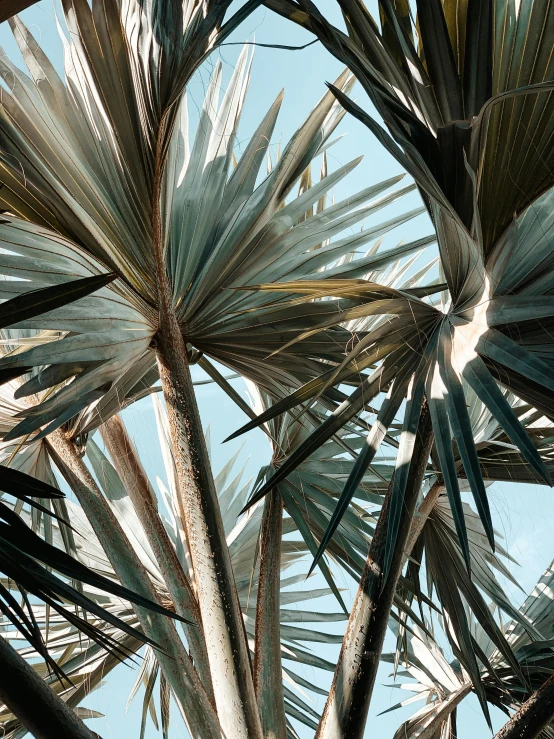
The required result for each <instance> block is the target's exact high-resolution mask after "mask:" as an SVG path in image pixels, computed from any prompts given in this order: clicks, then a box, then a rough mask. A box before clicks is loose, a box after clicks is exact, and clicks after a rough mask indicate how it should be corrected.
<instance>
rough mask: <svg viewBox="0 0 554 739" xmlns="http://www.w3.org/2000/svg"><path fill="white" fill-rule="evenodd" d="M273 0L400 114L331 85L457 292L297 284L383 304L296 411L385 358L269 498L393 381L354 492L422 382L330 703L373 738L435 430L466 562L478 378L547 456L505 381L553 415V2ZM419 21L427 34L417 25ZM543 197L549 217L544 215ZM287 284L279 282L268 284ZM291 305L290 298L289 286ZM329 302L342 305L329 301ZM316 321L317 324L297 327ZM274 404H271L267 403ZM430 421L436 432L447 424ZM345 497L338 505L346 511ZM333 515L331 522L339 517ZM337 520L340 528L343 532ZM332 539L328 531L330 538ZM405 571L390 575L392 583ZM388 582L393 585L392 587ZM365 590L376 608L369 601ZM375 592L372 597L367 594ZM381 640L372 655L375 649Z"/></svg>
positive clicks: (332, 720) (329, 730)
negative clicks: (410, 191) (322, 2)
mask: <svg viewBox="0 0 554 739" xmlns="http://www.w3.org/2000/svg"><path fill="white" fill-rule="evenodd" d="M267 4H268V6H269V7H271V8H273V9H274V10H275V11H277V12H279V13H281V14H282V15H284V16H286V17H289V18H291V20H293V21H295V22H297V23H299V24H300V25H302V26H303V27H305V28H306V29H307V30H309V31H311V32H312V33H314V34H316V36H317V37H318V38H319V39H320V40H321V42H322V43H323V44H324V45H325V46H326V48H327V49H328V50H329V51H331V53H333V54H334V55H335V56H336V57H337V58H338V59H340V60H341V61H342V62H343V63H346V64H347V65H348V66H349V68H350V69H351V71H352V72H353V73H354V74H355V75H356V77H357V79H358V80H359V81H360V83H361V84H362V86H363V87H364V89H365V91H366V92H367V93H368V95H369V97H370V99H371V101H372V103H373V104H374V106H375V108H376V110H377V112H378V114H379V115H380V116H381V118H382V119H383V121H384V123H385V126H386V128H387V129H388V131H387V130H386V129H385V128H383V127H382V126H381V125H380V124H379V123H377V122H376V121H375V120H374V119H373V118H372V117H371V116H370V115H369V114H368V113H366V112H365V111H364V110H362V108H360V107H359V105H357V104H356V103H354V102H353V101H352V100H351V99H350V98H349V97H348V96H347V95H345V94H344V92H343V91H341V90H339V89H338V88H336V87H334V86H332V85H331V89H332V90H333V92H334V94H335V95H336V97H337V99H338V100H339V101H340V102H341V104H342V105H343V106H344V107H345V109H347V110H349V111H350V112H351V113H353V114H354V115H355V116H356V117H357V118H359V119H360V120H361V121H362V122H363V123H365V124H366V125H367V126H368V127H369V128H370V130H372V131H373V132H374V133H375V135H376V136H377V138H378V140H379V141H380V142H381V143H382V144H383V145H384V146H385V147H386V148H387V149H388V151H389V152H390V153H391V154H392V155H393V156H395V157H396V159H397V160H398V161H399V162H400V163H401V164H402V165H403V166H404V167H405V168H406V170H407V171H408V172H409V173H410V174H411V175H412V176H413V178H414V180H415V181H416V183H417V185H418V188H419V190H420V193H421V195H422V198H423V201H424V203H425V205H426V208H427V210H428V213H429V215H430V217H431V220H432V221H433V224H434V226H435V230H436V234H437V241H438V247H439V254H440V260H441V270H442V272H443V274H444V279H445V281H446V286H445V287H446V289H447V290H448V294H447V300H446V303H445V304H444V306H442V305H441V304H440V303H439V304H433V303H432V302H430V301H429V300H428V299H421V298H420V297H419V296H414V295H413V294H410V292H409V291H408V292H407V293H403V292H402V291H398V290H390V289H388V288H385V287H383V286H380V285H374V284H371V283H368V282H365V281H358V282H355V281H348V280H337V281H333V280H326V281H325V283H324V284H322V283H321V282H315V281H314V282H311V283H310V282H308V281H302V282H301V283H300V282H297V283H296V284H295V283H294V282H289V283H284V284H282V285H279V286H278V290H282V291H285V292H287V293H290V292H291V291H295V292H297V293H298V294H300V295H303V297H301V298H296V299H294V300H292V301H291V300H289V301H288V302H285V305H287V304H288V305H291V306H292V305H298V304H299V303H300V302H301V301H302V300H304V301H306V302H308V301H313V300H314V299H318V298H321V297H327V298H328V297H333V298H334V300H332V301H330V302H327V303H326V304H327V306H328V307H329V318H328V319H327V321H322V322H321V324H320V326H319V328H320V329H321V330H324V329H325V328H326V327H327V326H328V325H330V324H331V323H333V324H334V323H335V322H336V320H337V312H338V310H340V311H341V312H340V316H341V318H342V319H343V320H344V321H346V320H349V319H351V318H354V317H356V318H360V317H362V316H364V315H367V316H369V315H372V316H373V315H379V316H386V318H382V323H381V326H380V328H379V329H377V330H375V331H374V332H370V333H369V334H368V335H367V336H365V337H363V338H362V339H361V340H360V341H359V343H358V344H357V346H355V347H354V349H353V350H352V352H351V353H350V354H349V356H348V357H347V358H346V359H345V360H344V361H343V363H342V364H341V366H340V368H339V369H335V370H332V371H329V372H328V373H327V375H326V376H325V378H324V380H325V381H324V382H323V383H322V382H320V383H319V384H318V385H317V384H316V383H314V382H312V384H311V385H305V386H304V388H301V389H300V390H299V391H298V392H297V393H296V394H293V395H292V396H291V397H290V398H289V399H288V401H287V402H285V403H283V404H280V405H278V406H276V408H275V410H274V412H275V413H277V412H282V411H283V410H287V409H288V408H291V407H293V406H294V405H296V404H298V402H299V401H300V400H303V401H306V400H307V399H309V398H310V397H311V396H313V395H314V393H317V392H320V391H321V388H322V387H323V389H327V388H328V387H329V386H332V385H334V384H336V383H339V382H342V381H344V380H349V379H352V377H353V376H354V375H355V374H356V373H357V372H359V371H360V369H361V368H363V367H366V368H370V367H372V366H374V365H375V363H378V367H377V369H375V370H374V371H373V373H372V374H370V375H368V376H365V377H364V378H363V380H362V382H361V384H359V386H358V388H357V390H356V391H354V393H352V395H351V396H350V398H349V401H348V402H345V403H344V404H343V406H342V407H341V409H340V410H338V411H337V412H336V413H334V414H333V415H332V416H330V417H329V418H328V419H326V420H325V421H324V423H323V424H322V426H321V427H320V428H319V429H317V430H316V432H314V435H313V437H312V439H309V440H306V442H305V444H304V446H303V448H302V449H300V450H296V452H295V455H294V457H292V456H291V458H290V459H289V460H287V461H285V463H284V464H283V465H282V466H281V467H280V469H279V471H278V472H277V473H276V475H275V476H274V477H273V478H272V479H271V480H269V481H268V482H267V483H266V485H265V486H264V487H263V488H262V489H261V490H260V491H258V493H257V497H261V496H263V495H264V494H266V493H267V492H268V491H269V490H270V489H272V488H273V487H274V486H275V485H276V484H277V483H278V482H279V481H280V480H281V479H284V478H285V477H286V476H287V475H288V474H290V472H291V471H292V470H293V469H294V467H295V465H296V464H298V463H299V462H300V461H301V460H302V459H304V458H306V457H307V456H308V455H309V454H310V453H311V451H312V450H313V449H314V448H315V447H316V446H317V443H321V441H323V440H324V439H325V438H328V436H327V435H329V437H330V436H331V435H332V434H333V433H335V432H336V430H337V429H338V428H340V427H341V425H343V424H344V423H346V422H348V421H349V420H350V418H351V417H352V416H353V415H354V414H355V413H356V412H357V407H358V404H359V403H360V402H361V400H360V398H361V397H362V396H363V401H364V403H367V402H371V400H372V398H374V397H376V396H377V395H378V394H379V393H380V392H381V390H382V389H383V388H384V387H385V388H386V387H389V386H390V387H391V389H390V391H389V395H388V397H387V399H386V401H385V402H384V403H383V404H382V406H381V408H380V410H379V413H378V416H377V421H376V423H375V425H374V426H373V428H372V430H371V431H370V433H369V435H368V438H367V444H366V446H365V448H364V449H363V450H362V452H361V454H360V456H359V458H358V465H357V468H356V469H355V470H354V471H353V473H352V476H351V479H350V480H349V482H348V483H347V485H346V486H345V490H344V493H343V495H344V500H345V501H348V500H349V499H350V495H351V493H352V490H353V489H355V487H356V484H357V479H359V476H360V475H361V474H363V471H364V469H366V468H367V466H368V464H370V463H371V460H372V458H373V457H374V455H375V451H376V449H377V448H378V446H379V444H380V443H381V441H382V439H383V438H384V434H385V433H386V429H387V428H388V426H389V424H390V423H391V422H392V420H393V419H394V416H395V414H396V412H397V410H398V409H399V408H400V407H401V404H402V403H403V402H404V400H406V399H407V401H408V402H407V405H406V410H405V413H404V421H403V432H402V435H401V440H400V448H399V453H398V457H397V461H396V473H395V478H394V482H393V483H392V484H391V486H390V489H389V494H388V496H387V499H388V501H389V502H388V504H386V505H385V506H384V508H383V513H382V515H381V517H380V520H379V524H378V526H377V529H376V534H375V536H374V538H373V541H372V547H371V549H370V553H369V556H368V561H367V566H366V571H365V573H364V575H363V577H362V581H361V585H360V589H359V594H358V599H357V601H356V604H358V605H360V608H357V607H356V604H355V607H354V609H353V611H352V614H351V619H350V625H349V628H348V630H347V639H346V640H345V642H344V644H343V650H342V655H341V658H340V659H339V664H338V668H337V672H336V675H335V681H334V686H335V687H334V688H333V689H332V691H331V694H330V698H329V701H328V704H327V708H326V711H325V714H324V717H323V720H322V724H321V726H320V729H319V730H318V733H317V736H318V739H323V738H324V737H331V736H332V737H338V736H348V737H361V736H362V733H363V728H364V725H365V719H366V716H367V710H368V706H369V700H370V697H371V691H372V687H373V683H374V679H375V672H376V668H377V665H378V659H377V658H376V656H377V657H378V655H379V654H380V652H381V649H382V643H383V638H384V634H385V629H386V623H387V621H388V617H389V616H388V614H389V611H390V605H391V603H392V594H393V593H394V585H395V582H396V580H397V579H398V577H399V574H400V569H401V566H402V559H403V558H402V556H401V552H402V550H403V549H404V546H405V543H406V539H407V536H408V532H409V528H410V526H409V522H410V520H411V517H412V515H413V512H414V509H415V504H416V498H417V494H418V492H419V488H420V485H421V480H422V476H423V474H424V472H425V468H426V462H427V456H428V454H429V453H430V451H431V446H432V443H433V442H432V438H433V436H434V447H435V453H436V459H437V461H438V463H439V465H440V469H441V471H442V474H443V476H444V480H445V484H446V489H447V492H448V495H449V499H450V503H451V507H452V510H453V513H454V520H455V522H456V528H457V532H458V536H459V539H460V542H461V544H462V549H463V552H464V558H465V560H466V563H467V566H468V567H469V566H470V557H469V548H468V542H467V532H466V526H465V522H464V516H463V511H462V507H461V498H460V492H459V485H458V482H457V475H456V472H455V463H454V456H453V451H452V436H453V437H454V439H455V442H456V445H457V447H458V449H459V450H460V454H461V457H462V460H463V465H464V468H465V473H466V476H467V478H468V480H469V482H470V485H471V490H472V493H473V496H474V499H475V503H476V505H477V508H478V511H479V514H480V517H481V520H482V522H483V526H484V528H485V531H486V533H487V536H488V538H489V540H490V543H491V546H493V547H494V534H493V530H492V521H491V516H490V511H489V506H488V500H487V496H486V491H485V487H484V483H483V478H482V474H481V471H480V469H479V460H478V455H477V452H476V449H475V445H474V441H473V438H472V435H471V424H470V419H469V416H468V413H467V409H466V400H465V391H464V385H463V382H462V381H465V382H466V383H467V385H468V386H469V387H471V389H472V390H473V392H475V393H476V394H477V395H478V397H479V398H480V399H481V400H482V401H483V402H484V403H485V404H486V405H487V407H488V408H489V409H490V411H491V412H492V413H493V414H494V415H495V417H496V418H497V420H498V421H499V423H500V424H501V425H502V427H503V429H504V431H505V433H506V435H507V436H508V437H509V438H510V440H511V442H512V443H514V444H515V445H516V446H517V447H518V449H519V450H520V451H521V453H522V454H523V455H524V456H525V457H526V459H527V460H528V462H529V464H530V466H531V467H532V468H533V469H534V471H535V473H536V474H537V475H539V476H541V477H542V478H543V479H544V480H545V481H547V482H548V483H549V484H550V478H549V474H548V471H547V470H546V467H545V465H544V463H543V461H542V460H541V458H540V456H539V454H538V453H537V451H536V449H535V447H534V446H533V444H532V443H531V441H530V439H529V437H528V435H526V434H525V432H524V431H523V429H522V427H521V424H520V423H519V422H518V419H517V417H516V416H515V414H514V413H513V411H512V410H511V408H510V406H509V404H508V403H507V401H506V399H505V397H504V395H503V394H502V391H501V390H500V388H499V384H500V385H501V386H503V387H504V388H506V389H508V390H510V391H512V392H513V393H514V394H516V395H517V396H518V397H520V398H522V399H523V400H525V401H526V402H528V403H529V404H530V405H531V406H532V407H534V408H536V409H538V410H540V411H541V413H544V414H545V415H546V416H547V417H548V418H552V415H553V414H552V399H553V397H554V396H553V395H552V393H553V391H554V384H553V383H552V373H551V356H552V347H551V340H550V337H549V322H550V321H551V320H552V315H553V305H554V304H553V303H552V298H551V296H550V295H549V290H550V281H551V277H550V269H549V264H550V262H549V257H548V255H549V253H550V250H549V247H548V243H549V237H548V234H549V232H550V223H551V218H550V217H549V216H547V214H549V213H550V214H551V210H552V209H551V202H552V197H553V196H552V191H549V188H550V187H551V186H552V184H554V183H553V181H552V172H553V171H554V170H553V169H552V166H551V165H552V146H551V139H552V133H553V131H552V112H553V108H554V97H553V96H552V94H551V91H552V89H553V83H552V79H553V77H554V70H553V68H552V64H553V61H552V58H551V55H550V47H551V42H550V39H549V37H548V33H543V31H544V29H546V28H548V27H549V23H551V22H552V17H553V13H554V10H553V9H552V7H551V4H550V3H547V2H542V1H541V0H539V1H538V2H535V3H532V6H531V4H530V5H529V7H526V10H525V12H523V13H517V12H516V9H515V7H514V6H513V4H512V3H510V2H507V1H506V0H496V1H494V2H493V0H491V1H490V2H485V3H467V4H466V3H464V4H459V3H449V2H447V3H444V7H443V3H442V2H439V1H438V0H436V2H435V1H433V2H429V3H427V2H418V3H417V8H418V16H417V22H414V21H413V20H412V18H411V16H410V11H409V5H408V3H407V2H402V1H400V2H394V3H393V2H380V3H379V7H380V12H381V25H379V24H378V23H377V21H375V20H374V19H373V18H372V17H371V15H370V13H369V12H368V11H367V9H366V8H365V6H364V5H363V3H362V2H359V0H341V2H339V5H340V8H341V11H342V13H343V17H344V21H345V25H346V32H344V31H341V30H340V29H338V28H336V27H335V26H333V25H332V24H331V23H330V22H329V21H327V20H326V19H325V17H324V16H323V15H322V14H321V13H320V12H319V10H318V9H317V8H316V6H315V5H314V4H313V3H311V2H310V0H301V2H300V3H296V2H292V0H282V1H281V0H270V1H269V2H268V3H267ZM416 38H417V42H416V41H415V40H414V39H416ZM543 213H544V217H543V216H542V214H543ZM260 289H261V290H263V291H266V290H270V291H272V292H273V293H275V292H276V290H277V288H276V286H274V285H262V286H260ZM276 301H278V305H279V309H280V310H282V307H283V302H282V300H280V299H279V298H278V297H277V298H276ZM331 313H332V314H333V317H332V318H331ZM316 335H317V329H313V330H311V331H310V332H306V333H304V334H302V335H301V336H300V337H299V339H298V340H299V341H302V340H305V339H306V338H308V337H312V338H313V337H314V336H316ZM265 420H267V416H266V417H265ZM432 432H433V434H432ZM344 508H345V506H344V505H342V506H340V505H339V508H338V510H340V511H343V510H344ZM336 522H337V521H336V520H335V521H333V526H335V525H336ZM331 531H332V527H331V530H330V532H329V535H330V533H331ZM327 538H328V537H327ZM389 581H390V582H389ZM383 587H385V589H384V590H383ZM362 604H365V605H366V606H368V607H365V606H364V607H362ZM368 604H369V605H368ZM364 655H367V656H364Z"/></svg>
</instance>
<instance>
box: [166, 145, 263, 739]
mask: <svg viewBox="0 0 554 739" xmlns="http://www.w3.org/2000/svg"><path fill="white" fill-rule="evenodd" d="M163 156H164V151H163V150H162V149H160V148H159V147H158V151H157V155H156V166H155V172H154V188H153V193H154V194H153V211H152V227H153V240H154V243H153V247H154V254H155V258H156V280H157V288H158V310H159V327H158V333H157V334H156V340H157V352H158V368H159V371H160V379H161V381H162V388H163V392H164V397H165V401H166V405H167V414H168V420H169V429H170V434H171V440H172V445H173V453H174V458H175V469H176V477H177V487H178V498H179V507H180V511H179V513H180V515H181V519H182V522H183V526H184V528H185V533H186V537H187V543H188V547H189V551H190V555H191V560H192V566H193V569H194V574H195V583H196V587H197V595H198V604H199V606H200V613H201V616H202V624H203V626H204V634H205V638H206V647H207V650H208V659H209V662H210V674H211V677H212V686H213V691H214V696H215V704H216V709H217V714H218V717H219V721H220V724H221V729H222V732H223V735H224V736H225V739H262V728H261V723H260V716H259V713H258V706H257V704H256V695H255V693H254V682H253V679H252V665H251V663H250V652H249V648H248V642H247V640H246V630H245V628H244V622H243V619H242V612H241V609H240V603H239V599H238V595H237V589H236V586H235V578H234V575H233V568H232V565H231V557H230V554H229V549H228V547H227V541H226V538H225V530H224V528H223V521H222V518H221V511H220V509H219V501H218V498H217V492H216V489H215V485H214V480H213V475H212V471H211V466H210V459H209V456H208V450H207V449H206V443H205V439H204V433H203V430H202V423H201V420H200V413H199V411H198V406H197V404H196V396H195V394H194V388H193V385H192V378H191V376H190V370H189V366H188V362H187V354H186V348H185V342H184V339H183V335H182V333H181V328H180V326H179V323H178V321H177V316H176V314H175V309H174V306H173V298H172V289H171V286H170V284H169V279H168V275H167V267H166V259H165V247H164V244H165V240H164V232H163V215H162V213H161V210H160V204H161V193H162V183H163V171H162V170H163Z"/></svg>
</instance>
